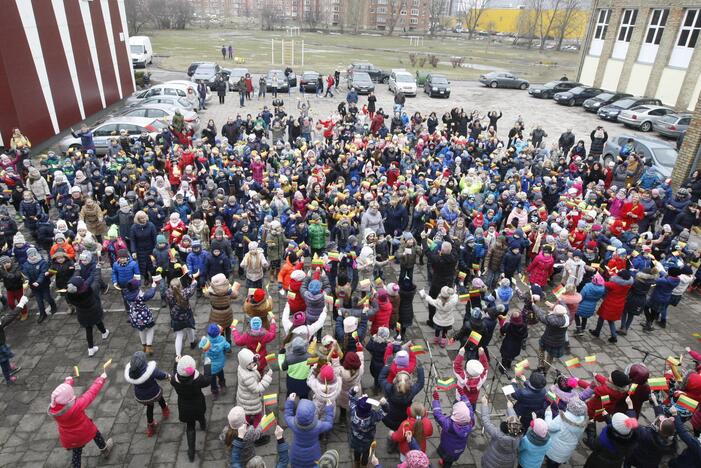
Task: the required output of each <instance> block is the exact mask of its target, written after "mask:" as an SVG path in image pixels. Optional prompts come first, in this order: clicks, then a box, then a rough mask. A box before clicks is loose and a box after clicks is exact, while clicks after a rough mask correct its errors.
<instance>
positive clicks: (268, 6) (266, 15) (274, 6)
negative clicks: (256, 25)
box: [260, 0, 282, 31]
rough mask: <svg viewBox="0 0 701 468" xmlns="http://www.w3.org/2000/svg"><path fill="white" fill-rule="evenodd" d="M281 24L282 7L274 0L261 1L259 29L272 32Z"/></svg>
mask: <svg viewBox="0 0 701 468" xmlns="http://www.w3.org/2000/svg"><path fill="white" fill-rule="evenodd" d="M281 22H282V5H280V2H278V1H276V0H265V1H263V3H262V5H261V8H260V28H261V29H262V30H263V31H272V30H273V29H275V26H276V25H278V24H280V23H281Z"/></svg>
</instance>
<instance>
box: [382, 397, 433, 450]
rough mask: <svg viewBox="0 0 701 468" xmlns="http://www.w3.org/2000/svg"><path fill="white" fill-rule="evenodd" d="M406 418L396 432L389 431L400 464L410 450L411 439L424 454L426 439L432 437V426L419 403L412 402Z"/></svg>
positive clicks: (426, 413)
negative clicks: (397, 450) (395, 446)
mask: <svg viewBox="0 0 701 468" xmlns="http://www.w3.org/2000/svg"><path fill="white" fill-rule="evenodd" d="M434 393H435V392H434ZM407 416H408V417H407V418H406V419H405V420H404V421H402V423H401V424H400V425H399V428H397V430H396V431H389V437H390V439H391V440H392V441H393V442H395V443H396V444H397V446H398V447H399V459H400V460H401V461H402V462H403V461H405V460H406V455H407V453H408V452H409V451H410V450H411V448H410V447H409V443H410V441H411V440H412V439H413V440H415V441H416V443H417V444H419V447H420V448H421V451H422V452H424V453H425V452H426V439H428V438H429V437H431V436H432V435H433V424H431V420H430V419H429V418H428V411H426V408H424V405H423V404H421V402H418V401H415V402H413V403H412V404H411V406H410V407H409V410H408V411H407Z"/></svg>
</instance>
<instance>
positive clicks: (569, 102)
mask: <svg viewBox="0 0 701 468" xmlns="http://www.w3.org/2000/svg"><path fill="white" fill-rule="evenodd" d="M567 105H568V106H570V107H572V106H574V98H572V99H570V100H569V101H567Z"/></svg>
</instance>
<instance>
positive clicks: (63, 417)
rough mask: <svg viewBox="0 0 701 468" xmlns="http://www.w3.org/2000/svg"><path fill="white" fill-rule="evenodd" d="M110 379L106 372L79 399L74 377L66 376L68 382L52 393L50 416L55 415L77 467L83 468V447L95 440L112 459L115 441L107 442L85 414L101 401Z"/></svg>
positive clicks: (62, 437) (64, 446)
mask: <svg viewBox="0 0 701 468" xmlns="http://www.w3.org/2000/svg"><path fill="white" fill-rule="evenodd" d="M106 380H107V374H105V373H104V372H103V373H102V375H100V376H99V377H98V378H96V379H95V381H94V382H93V383H92V385H90V388H88V389H87V390H86V391H85V393H83V394H82V395H80V396H79V397H77V398H76V396H75V393H74V392H73V377H66V380H65V381H64V382H63V383H62V384H61V385H59V386H58V387H56V388H55V389H54V391H53V392H51V404H50V405H49V415H51V416H53V418H54V421H56V425H57V426H58V438H59V440H60V441H61V446H62V447H63V448H65V449H66V450H72V451H73V455H72V459H71V463H72V466H73V468H80V465H81V458H82V454H83V447H85V445H87V443H88V442H90V441H91V440H92V441H94V442H95V445H97V447H98V448H99V449H100V452H101V453H102V456H103V457H104V458H107V457H108V456H109V454H110V451H111V450H112V447H113V446H114V442H112V439H107V440H106V441H105V439H104V438H103V437H102V434H100V431H99V430H98V429H97V426H95V423H94V422H93V421H92V419H90V418H89V417H88V415H87V414H85V410H86V409H87V408H88V406H90V404H91V403H92V402H93V401H94V400H95V398H97V394H98V393H100V390H102V387H103V386H104V385H105V381H106Z"/></svg>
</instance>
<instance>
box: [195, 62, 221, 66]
mask: <svg viewBox="0 0 701 468" xmlns="http://www.w3.org/2000/svg"><path fill="white" fill-rule="evenodd" d="M201 65H207V66H212V67H216V66H217V63H216V62H200V63H199V64H198V65H197V66H198V67H199V66H201Z"/></svg>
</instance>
